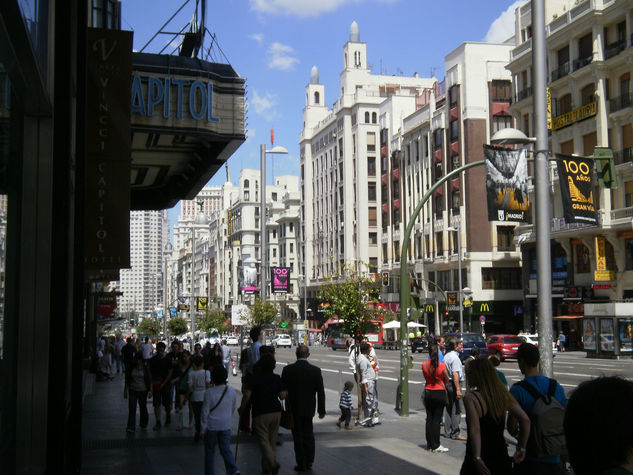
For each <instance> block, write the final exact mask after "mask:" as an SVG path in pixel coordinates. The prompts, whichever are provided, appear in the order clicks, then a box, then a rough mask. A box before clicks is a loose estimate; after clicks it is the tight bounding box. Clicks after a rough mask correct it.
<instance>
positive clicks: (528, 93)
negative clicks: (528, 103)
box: [514, 86, 532, 102]
mask: <svg viewBox="0 0 633 475" xmlns="http://www.w3.org/2000/svg"><path fill="white" fill-rule="evenodd" d="M528 97H532V87H531V86H530V87H526V88H525V89H522V90H520V91H519V92H517V95H516V99H515V101H514V102H520V101H522V100H523V99H526V98H528Z"/></svg>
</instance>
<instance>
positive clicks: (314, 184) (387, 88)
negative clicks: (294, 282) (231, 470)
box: [300, 22, 435, 297]
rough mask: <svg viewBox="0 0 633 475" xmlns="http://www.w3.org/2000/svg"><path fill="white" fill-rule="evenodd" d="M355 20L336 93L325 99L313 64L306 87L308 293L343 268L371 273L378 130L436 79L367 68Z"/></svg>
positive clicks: (375, 245) (377, 234)
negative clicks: (378, 72)
mask: <svg viewBox="0 0 633 475" xmlns="http://www.w3.org/2000/svg"><path fill="white" fill-rule="evenodd" d="M367 61H368V59H367V45H366V44H365V43H363V42H361V40H360V30H359V27H358V25H357V24H356V22H354V23H352V25H351V27H350V37H349V41H348V42H347V43H346V44H345V46H344V47H343V71H342V73H341V75H340V91H341V96H340V97H339V98H338V99H336V101H335V102H334V106H333V108H332V109H329V108H328V107H327V106H326V100H325V86H324V85H323V84H321V83H320V82H319V71H318V69H317V67H316V66H315V67H313V68H312V71H311V74H310V83H309V84H308V85H307V86H306V104H305V107H304V109H303V130H302V132H301V138H300V154H301V185H302V188H301V193H302V196H301V216H302V233H301V236H302V258H301V259H300V265H301V269H300V273H301V274H303V275H307V277H308V287H309V293H310V294H311V296H313V297H314V296H315V294H316V291H317V289H318V286H319V285H321V284H323V283H324V282H325V279H327V278H328V277H329V276H332V275H335V274H336V273H338V272H340V269H341V267H344V266H345V267H353V268H356V269H358V271H359V272H364V273H370V274H375V273H377V272H378V264H379V262H380V261H381V246H380V243H381V242H382V239H383V236H384V232H383V230H384V227H385V225H384V223H381V222H380V216H381V209H380V204H381V201H382V199H383V196H382V192H383V191H382V189H381V188H382V186H381V182H380V175H379V168H378V167H379V163H380V162H379V160H380V147H381V131H382V130H383V129H390V130H394V129H398V128H399V127H400V126H401V123H402V118H403V117H406V116H407V115H409V114H411V113H413V112H414V111H415V107H416V98H417V97H418V95H419V94H421V93H422V91H423V90H424V89H426V88H430V87H432V86H433V83H434V82H435V80H434V79H430V78H420V77H418V75H417V73H416V74H415V75H414V76H413V77H404V76H386V75H375V74H372V72H371V70H370V68H369V66H368V62H367Z"/></svg>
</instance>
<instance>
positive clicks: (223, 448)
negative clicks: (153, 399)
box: [201, 366, 240, 475]
mask: <svg viewBox="0 0 633 475" xmlns="http://www.w3.org/2000/svg"><path fill="white" fill-rule="evenodd" d="M226 378H227V374H226V371H225V369H224V367H223V366H217V367H215V368H213V370H212V371H211V382H212V384H213V386H212V387H210V388H208V389H207V390H206V391H205V393H204V401H203V403H202V414H201V415H202V419H201V430H202V432H203V433H204V473H205V475H214V474H215V446H216V445H218V447H219V449H220V455H221V456H222V459H223V460H224V468H225V470H226V473H227V474H229V475H235V474H239V473H240V471H239V470H238V468H237V464H236V463H235V458H233V454H232V453H231V447H230V443H231V427H232V425H233V413H234V412H235V409H236V407H237V406H236V394H235V390H234V389H233V388H232V387H230V386H228V384H227V381H226Z"/></svg>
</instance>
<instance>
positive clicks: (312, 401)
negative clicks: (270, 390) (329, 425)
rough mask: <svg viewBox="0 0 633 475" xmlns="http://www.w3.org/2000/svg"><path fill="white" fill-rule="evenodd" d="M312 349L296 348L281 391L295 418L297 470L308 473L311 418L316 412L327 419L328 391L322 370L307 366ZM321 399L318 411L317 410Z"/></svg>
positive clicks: (312, 455) (311, 453)
mask: <svg viewBox="0 0 633 475" xmlns="http://www.w3.org/2000/svg"><path fill="white" fill-rule="evenodd" d="M309 356H310V350H308V347H307V346H305V345H299V346H298V347H297V362H296V363H293V364H291V365H288V366H286V367H285V368H284V369H283V371H282V373H281V386H282V389H284V390H286V391H288V396H287V398H286V408H287V410H288V411H290V412H291V413H292V415H293V417H294V429H292V438H293V441H294V447H295V459H296V461H297V466H296V467H295V471H297V472H305V471H306V470H310V469H311V468H312V463H313V462H314V431H313V429H312V418H313V417H314V412H315V409H316V410H317V412H318V414H319V419H323V418H324V417H325V391H324V389H323V377H322V376H321V369H320V368H318V367H317V366H314V365H312V364H310V363H308V357H309ZM317 397H318V408H317Z"/></svg>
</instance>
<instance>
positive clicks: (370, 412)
mask: <svg viewBox="0 0 633 475" xmlns="http://www.w3.org/2000/svg"><path fill="white" fill-rule="evenodd" d="M369 351H370V347H369V344H367V343H361V344H360V353H361V357H360V358H359V359H358V373H359V375H360V384H361V387H362V388H363V420H362V421H361V422H360V424H361V425H362V426H365V427H373V426H374V425H376V424H380V419H379V418H378V414H377V411H378V410H377V404H376V403H377V394H376V371H375V370H374V368H373V366H372V365H371V363H370V361H369V358H368V355H369Z"/></svg>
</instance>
